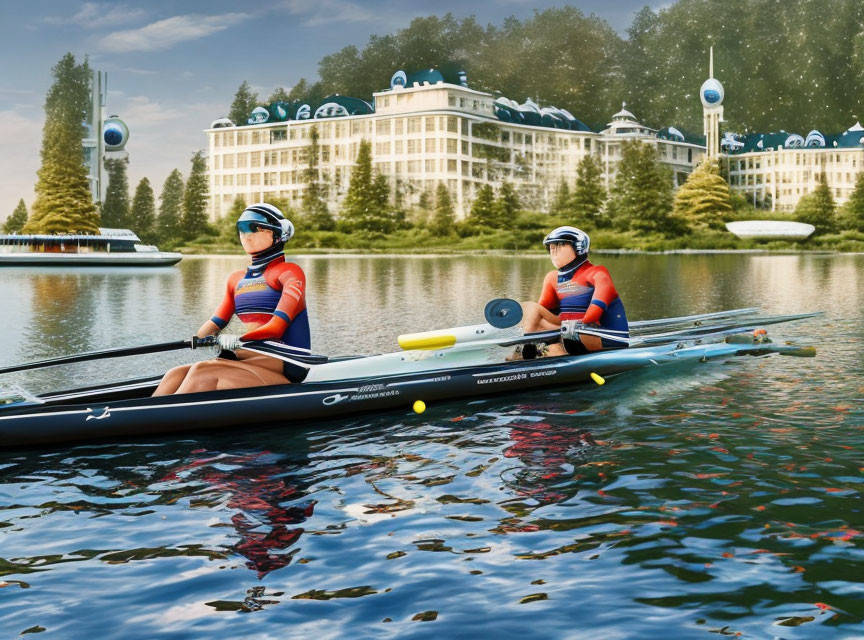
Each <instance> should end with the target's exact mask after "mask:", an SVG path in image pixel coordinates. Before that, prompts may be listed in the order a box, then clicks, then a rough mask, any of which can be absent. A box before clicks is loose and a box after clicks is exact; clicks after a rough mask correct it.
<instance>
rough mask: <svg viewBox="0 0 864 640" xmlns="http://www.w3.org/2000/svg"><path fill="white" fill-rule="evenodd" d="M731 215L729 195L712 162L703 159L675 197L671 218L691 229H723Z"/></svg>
mask: <svg viewBox="0 0 864 640" xmlns="http://www.w3.org/2000/svg"><path fill="white" fill-rule="evenodd" d="M731 213H732V192H731V191H730V190H729V185H728V184H727V182H726V181H725V180H724V179H723V178H722V177H721V176H720V167H719V165H718V164H717V162H716V161H715V160H710V159H708V158H706V159H705V160H703V161H702V163H701V164H700V165H699V166H698V167H696V169H695V170H694V171H693V173H691V174H690V175H689V176H687V181H686V182H685V183H684V184H683V185H681V187H680V188H679V189H678V192H677V193H676V194H675V201H674V208H673V214H674V215H675V216H677V217H679V218H681V219H682V220H684V222H685V223H686V224H687V225H688V226H689V227H690V228H691V229H698V230H704V229H723V223H724V222H726V221H728V219H729V216H730V214H731Z"/></svg>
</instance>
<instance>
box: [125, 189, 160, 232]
mask: <svg viewBox="0 0 864 640" xmlns="http://www.w3.org/2000/svg"><path fill="white" fill-rule="evenodd" d="M130 226H131V227H132V230H133V231H134V232H135V233H136V234H137V236H138V237H139V238H141V240H143V241H144V242H146V243H148V244H153V243H155V242H156V199H155V198H154V197H153V187H151V186H150V180H148V179H147V178H141V181H140V182H139V183H138V186H137V187H135V197H134V198H133V199H132V215H131V219H130Z"/></svg>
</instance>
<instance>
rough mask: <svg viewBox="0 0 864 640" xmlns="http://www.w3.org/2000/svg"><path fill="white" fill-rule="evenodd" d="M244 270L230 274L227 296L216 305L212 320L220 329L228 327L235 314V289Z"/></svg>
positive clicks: (226, 289) (226, 288)
mask: <svg viewBox="0 0 864 640" xmlns="http://www.w3.org/2000/svg"><path fill="white" fill-rule="evenodd" d="M243 273H244V272H243V271H235V272H234V273H232V274H231V275H230V276H228V282H227V283H226V284H225V297H224V298H222V302H220V303H219V306H218V307H216V311H215V312H214V313H213V317H212V318H210V320H211V321H212V322H213V324H215V325H216V326H217V327H219V329H220V331H221V330H222V329H224V328H225V327H226V325H227V324H228V323H229V322H230V321H231V316H233V315H234V290H235V289H236V288H237V283H238V282H239V281H240V278H242V277H243Z"/></svg>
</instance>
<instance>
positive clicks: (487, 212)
mask: <svg viewBox="0 0 864 640" xmlns="http://www.w3.org/2000/svg"><path fill="white" fill-rule="evenodd" d="M497 218H498V211H497V210H496V207H495V191H494V190H493V189H492V185H489V184H484V185H483V186H482V187H480V189H479V190H478V191H477V197H476V198H474V202H473V203H472V204H471V213H470V214H468V219H469V220H470V222H471V224H472V225H474V226H476V227H478V228H480V230H491V229H494V228H495V227H496V226H497V222H498V220H497Z"/></svg>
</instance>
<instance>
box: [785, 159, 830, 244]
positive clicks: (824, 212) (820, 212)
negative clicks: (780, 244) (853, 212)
mask: <svg viewBox="0 0 864 640" xmlns="http://www.w3.org/2000/svg"><path fill="white" fill-rule="evenodd" d="M795 219H796V220H797V221H798V222H804V223H807V224H812V225H813V226H814V227H816V231H815V232H814V235H822V234H825V233H833V232H835V231H836V230H837V220H836V208H835V206H834V197H833V196H832V195H831V189H830V188H829V187H828V179H827V177H826V176H825V173H824V172H823V173H821V174H819V184H818V185H817V186H816V188H815V189H814V190H813V191H811V192H810V193H808V194H807V195H806V196H804V197H802V198H801V199H800V200H799V201H798V206H797V207H795Z"/></svg>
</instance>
